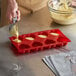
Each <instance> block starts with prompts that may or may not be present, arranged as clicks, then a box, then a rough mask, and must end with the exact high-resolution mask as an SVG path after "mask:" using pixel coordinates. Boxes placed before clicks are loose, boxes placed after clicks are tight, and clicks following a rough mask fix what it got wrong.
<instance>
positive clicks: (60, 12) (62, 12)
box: [47, 0, 76, 14]
mask: <svg viewBox="0 0 76 76" xmlns="http://www.w3.org/2000/svg"><path fill="white" fill-rule="evenodd" d="M50 1H51V0H48V2H47V6H48V8H49V10H51V11H52V12H55V13H59V14H72V13H75V11H76V10H74V11H72V12H67V11H60V10H56V9H54V8H52V7H51V6H50V4H49V3H50ZM51 2H52V1H51Z"/></svg>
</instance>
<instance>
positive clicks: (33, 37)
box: [25, 34, 36, 40]
mask: <svg viewBox="0 0 76 76" xmlns="http://www.w3.org/2000/svg"><path fill="white" fill-rule="evenodd" d="M35 38H36V36H35V35H34V34H30V35H27V36H26V37H25V39H27V40H34V39H35Z"/></svg>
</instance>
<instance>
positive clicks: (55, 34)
mask: <svg viewBox="0 0 76 76" xmlns="http://www.w3.org/2000/svg"><path fill="white" fill-rule="evenodd" d="M50 35H53V36H59V34H58V33H50Z"/></svg>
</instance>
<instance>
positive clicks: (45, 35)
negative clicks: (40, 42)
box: [38, 32, 48, 38]
mask: <svg viewBox="0 0 76 76" xmlns="http://www.w3.org/2000/svg"><path fill="white" fill-rule="evenodd" d="M47 36H48V33H47V32H39V33H38V37H40V38H47Z"/></svg>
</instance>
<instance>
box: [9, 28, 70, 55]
mask: <svg viewBox="0 0 76 76" xmlns="http://www.w3.org/2000/svg"><path fill="white" fill-rule="evenodd" d="M29 37H31V40H29ZM15 38H16V37H10V40H11V43H12V49H13V51H14V53H16V54H25V53H31V52H37V51H42V50H46V49H51V48H56V47H62V46H65V45H67V43H68V42H71V40H69V39H68V38H67V37H66V36H65V35H64V34H63V33H62V32H61V31H60V30H59V29H53V30H46V31H40V32H35V33H30V34H24V35H20V36H19V39H20V40H21V42H20V43H17V42H14V41H13V40H14V39H15Z"/></svg>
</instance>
